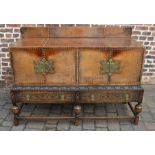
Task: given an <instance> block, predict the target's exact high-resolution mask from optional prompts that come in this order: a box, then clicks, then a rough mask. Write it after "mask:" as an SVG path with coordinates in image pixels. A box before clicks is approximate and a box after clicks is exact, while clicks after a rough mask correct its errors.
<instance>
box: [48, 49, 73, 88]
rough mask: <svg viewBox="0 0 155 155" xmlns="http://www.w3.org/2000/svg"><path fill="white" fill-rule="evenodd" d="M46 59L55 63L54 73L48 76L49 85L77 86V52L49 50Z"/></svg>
mask: <svg viewBox="0 0 155 155" xmlns="http://www.w3.org/2000/svg"><path fill="white" fill-rule="evenodd" d="M46 57H47V59H48V60H51V61H53V63H54V73H53V74H47V75H46V80H47V83H48V84H51V85H53V84H60V85H75V81H76V79H75V60H76V52H75V50H48V51H47V52H46Z"/></svg>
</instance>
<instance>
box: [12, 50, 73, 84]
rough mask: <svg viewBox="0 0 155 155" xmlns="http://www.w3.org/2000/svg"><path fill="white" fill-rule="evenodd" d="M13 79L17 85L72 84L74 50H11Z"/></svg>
mask: <svg viewBox="0 0 155 155" xmlns="http://www.w3.org/2000/svg"><path fill="white" fill-rule="evenodd" d="M11 55H12V65H13V70H14V80H15V84H17V85H59V84H60V85H74V84H75V52H74V51H73V50H70V51H67V50H48V51H44V52H43V51H42V50H33V49H31V50H23V49H15V50H14V51H12V54H11Z"/></svg>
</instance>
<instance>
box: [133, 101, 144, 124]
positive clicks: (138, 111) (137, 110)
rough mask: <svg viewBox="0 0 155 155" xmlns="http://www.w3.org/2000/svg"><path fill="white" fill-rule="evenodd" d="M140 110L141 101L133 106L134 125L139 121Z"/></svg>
mask: <svg viewBox="0 0 155 155" xmlns="http://www.w3.org/2000/svg"><path fill="white" fill-rule="evenodd" d="M141 111H142V105H141V103H138V104H136V106H135V118H134V124H135V125H138V122H139V114H140V113H141Z"/></svg>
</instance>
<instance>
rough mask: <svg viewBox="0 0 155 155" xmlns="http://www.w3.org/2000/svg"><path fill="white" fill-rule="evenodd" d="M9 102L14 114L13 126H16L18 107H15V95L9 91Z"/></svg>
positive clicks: (17, 122)
mask: <svg viewBox="0 0 155 155" xmlns="http://www.w3.org/2000/svg"><path fill="white" fill-rule="evenodd" d="M10 94H11V102H12V105H13V107H12V109H11V110H12V112H13V114H14V125H15V126H17V125H18V124H19V119H18V116H19V113H20V109H19V107H18V106H17V104H16V97H15V93H14V92H13V91H11V93H10Z"/></svg>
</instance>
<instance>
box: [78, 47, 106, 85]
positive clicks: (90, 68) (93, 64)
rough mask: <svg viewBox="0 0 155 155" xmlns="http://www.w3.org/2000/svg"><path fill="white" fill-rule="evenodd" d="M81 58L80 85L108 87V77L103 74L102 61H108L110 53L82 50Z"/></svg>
mask: <svg viewBox="0 0 155 155" xmlns="http://www.w3.org/2000/svg"><path fill="white" fill-rule="evenodd" d="M79 57H80V58H79V84H81V85H89V84H92V85H106V84H107V82H108V81H107V75H106V74H102V73H101V61H107V60H108V51H102V50H93V49H89V50H81V51H80V52H79Z"/></svg>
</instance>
